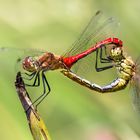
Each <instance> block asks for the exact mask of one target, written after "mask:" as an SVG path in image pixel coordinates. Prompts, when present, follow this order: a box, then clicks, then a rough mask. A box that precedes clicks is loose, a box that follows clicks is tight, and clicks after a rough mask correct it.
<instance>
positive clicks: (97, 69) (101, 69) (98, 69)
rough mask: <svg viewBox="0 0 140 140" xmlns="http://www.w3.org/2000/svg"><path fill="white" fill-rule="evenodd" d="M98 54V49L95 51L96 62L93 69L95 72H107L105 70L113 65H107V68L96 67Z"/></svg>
mask: <svg viewBox="0 0 140 140" xmlns="http://www.w3.org/2000/svg"><path fill="white" fill-rule="evenodd" d="M98 53H99V49H97V50H96V62H95V69H96V71H97V72H100V71H104V70H107V69H110V68H112V67H113V66H114V65H109V66H105V67H100V68H99V67H98Z"/></svg>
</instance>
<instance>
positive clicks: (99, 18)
mask: <svg viewBox="0 0 140 140" xmlns="http://www.w3.org/2000/svg"><path fill="white" fill-rule="evenodd" d="M118 25H119V22H118V21H117V20H116V19H115V18H113V17H109V18H106V17H104V16H103V13H102V12H101V11H98V12H97V13H96V14H95V15H94V16H93V17H92V18H91V20H90V22H89V23H88V25H87V26H86V28H85V29H84V30H83V32H82V33H81V35H80V36H79V38H78V39H77V40H76V41H75V42H74V43H73V44H72V46H71V47H70V49H69V50H67V52H66V53H65V54H64V55H63V56H72V55H75V54H78V53H81V52H82V51H85V50H86V49H88V48H90V47H91V46H94V45H95V44H96V43H97V42H99V41H102V40H104V39H106V38H108V37H113V36H114V35H115V32H116V29H117V27H118Z"/></svg>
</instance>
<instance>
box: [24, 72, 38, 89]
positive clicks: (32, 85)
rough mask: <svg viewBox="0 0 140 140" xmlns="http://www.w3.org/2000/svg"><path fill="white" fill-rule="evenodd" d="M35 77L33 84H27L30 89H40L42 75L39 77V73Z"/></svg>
mask: <svg viewBox="0 0 140 140" xmlns="http://www.w3.org/2000/svg"><path fill="white" fill-rule="evenodd" d="M33 77H35V79H34V82H33V84H26V83H25V85H26V86H30V87H38V86H40V75H39V72H37V73H35V75H34V76H33ZM32 79H33V78H32Z"/></svg>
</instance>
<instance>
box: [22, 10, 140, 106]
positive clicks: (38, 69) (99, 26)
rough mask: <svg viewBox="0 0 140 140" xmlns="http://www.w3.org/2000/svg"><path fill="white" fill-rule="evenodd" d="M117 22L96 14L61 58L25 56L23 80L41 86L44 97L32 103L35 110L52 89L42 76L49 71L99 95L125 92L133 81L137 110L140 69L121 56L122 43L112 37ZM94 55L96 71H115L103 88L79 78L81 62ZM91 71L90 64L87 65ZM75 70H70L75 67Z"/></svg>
mask: <svg viewBox="0 0 140 140" xmlns="http://www.w3.org/2000/svg"><path fill="white" fill-rule="evenodd" d="M117 26H118V22H117V21H116V20H115V19H114V18H103V16H102V13H101V12H100V11H98V12H97V13H96V14H95V16H94V17H93V18H92V19H91V21H90V22H89V24H88V25H87V27H86V28H85V30H84V31H83V32H82V34H81V35H80V37H79V38H78V40H77V41H76V42H75V43H74V44H73V45H72V47H71V48H70V49H69V50H68V51H67V52H66V53H65V54H64V55H62V56H58V55H55V54H53V53H50V52H45V53H43V54H42V55H40V56H35V57H32V56H27V57H25V58H24V59H23V60H22V67H23V69H24V70H25V71H26V72H25V73H24V74H25V75H26V76H27V77H26V80H33V83H32V84H26V85H27V86H32V87H37V86H40V81H42V83H43V93H42V95H41V96H40V97H39V98H37V99H36V100H35V101H34V103H36V106H38V105H39V104H40V103H41V101H42V100H43V99H44V98H45V97H46V96H47V95H48V94H49V93H50V91H51V88H50V85H49V83H48V81H47V78H46V75H45V73H46V72H47V71H49V70H56V69H62V70H61V73H63V74H64V75H65V76H67V77H68V78H70V79H72V80H73V81H75V82H77V83H79V84H81V85H83V86H85V87H87V88H89V89H91V90H93V91H97V92H100V93H107V92H115V91H118V90H122V89H124V88H125V87H126V86H127V85H128V83H129V82H130V81H133V89H134V90H133V91H134V96H135V103H136V104H137V106H139V93H140V86H139V83H140V80H139V67H138V66H139V65H137V64H136V63H134V62H133V60H132V59H131V58H130V57H127V56H125V55H124V53H123V42H122V41H121V40H119V39H118V38H115V37H113V36H114V28H116V27H117ZM93 52H95V53H96V57H95V58H96V60H95V61H94V62H95V70H96V71H97V72H101V71H104V70H108V69H111V68H113V67H115V68H116V69H117V72H118V77H117V78H116V79H115V80H114V81H113V82H111V83H110V84H108V85H106V86H103V87H101V86H99V85H97V84H95V83H92V82H90V80H87V79H83V78H82V76H79V75H78V69H80V68H81V67H82V61H81V60H82V59H84V58H86V57H87V56H89V55H90V54H93ZM98 59H99V60H100V63H107V64H108V65H107V66H104V67H98ZM87 63H88V64H89V63H90V64H89V66H90V67H93V63H92V62H87ZM75 65H76V67H75V69H72V68H73V66H75Z"/></svg>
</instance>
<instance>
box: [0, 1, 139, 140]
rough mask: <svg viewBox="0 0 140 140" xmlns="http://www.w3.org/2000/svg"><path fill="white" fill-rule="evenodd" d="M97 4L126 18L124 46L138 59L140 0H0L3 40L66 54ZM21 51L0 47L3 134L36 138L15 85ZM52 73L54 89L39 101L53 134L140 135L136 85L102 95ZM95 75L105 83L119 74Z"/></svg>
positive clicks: (121, 139)
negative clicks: (133, 90)
mask: <svg viewBox="0 0 140 140" xmlns="http://www.w3.org/2000/svg"><path fill="white" fill-rule="evenodd" d="M97 10H102V11H103V12H104V13H105V14H106V15H107V16H112V15H113V16H115V17H116V18H117V19H118V20H119V21H120V23H121V26H120V29H119V36H120V38H121V39H122V40H123V41H124V50H125V51H126V52H127V54H128V55H130V56H132V57H133V59H134V60H135V59H136V58H137V57H138V56H139V52H140V47H139V39H140V29H139V25H140V1H139V0H133V1H131V0H123V1H122V0H118V1H115V0H108V1H103V0H87V1H85V0H5V1H2V0H0V46H8V47H15V48H26V49H28V48H36V49H43V50H46V51H51V52H54V53H57V54H62V53H63V52H64V50H66V49H67V48H68V47H69V46H70V45H71V44H72V43H73V41H74V40H75V39H76V38H77V37H78V35H79V34H80V32H81V31H82V29H83V28H84V27H85V25H86V24H87V23H88V21H89V19H90V17H91V16H92V15H94V13H95V12H96V11H97ZM21 54H22V52H20V51H18V52H16V51H15V50H14V51H12V50H10V52H2V51H1V52H0V58H1V59H0V64H1V68H0V139H1V140H9V139H10V140H32V136H31V134H30V131H29V127H28V124H27V120H26V117H25V113H24V111H23V109H22V106H21V104H20V101H19V99H18V96H17V94H16V91H15V87H14V81H15V75H16V71H15V64H16V59H17V58H18V57H19V56H20V55H21ZM46 76H47V78H48V81H49V83H50V86H51V89H52V90H51V94H50V95H49V96H48V97H47V99H45V101H44V102H42V104H41V105H40V106H39V113H40V114H41V116H42V117H43V119H44V121H45V123H46V125H47V127H48V130H49V132H50V135H51V137H52V140H132V139H133V140H139V136H140V126H139V122H140V121H139V119H138V117H137V115H136V114H135V111H134V110H133V106H132V102H131V96H130V86H128V87H127V88H126V89H125V90H122V91H120V92H116V93H113V94H105V95H101V94H98V93H97V92H94V91H90V90H88V89H86V88H84V87H82V86H80V85H78V84H76V83H75V82H73V81H71V80H69V79H68V78H66V77H64V76H63V75H62V74H60V72H59V71H50V72H47V73H46ZM93 76H94V79H95V82H97V83H99V84H101V85H105V84H107V83H108V81H111V80H113V79H114V78H115V76H116V75H115V71H113V70H108V71H105V72H102V73H93ZM99 76H100V77H101V78H99ZM28 90H29V93H30V95H31V97H32V98H33V99H35V98H37V97H38V93H40V92H41V89H39V88H37V89H34V90H33V89H31V88H28ZM32 93H34V94H32Z"/></svg>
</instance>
